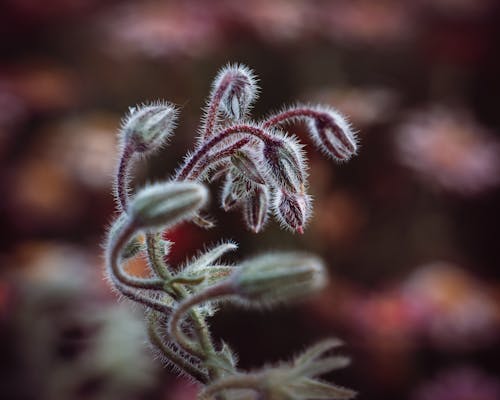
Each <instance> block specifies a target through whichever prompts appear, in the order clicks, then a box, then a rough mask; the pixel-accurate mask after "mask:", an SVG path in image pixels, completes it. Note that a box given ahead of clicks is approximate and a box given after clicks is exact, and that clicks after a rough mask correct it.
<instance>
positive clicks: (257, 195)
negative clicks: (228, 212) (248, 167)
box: [243, 185, 269, 233]
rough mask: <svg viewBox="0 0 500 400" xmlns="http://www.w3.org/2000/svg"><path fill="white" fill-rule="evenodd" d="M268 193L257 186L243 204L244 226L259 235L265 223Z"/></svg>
mask: <svg viewBox="0 0 500 400" xmlns="http://www.w3.org/2000/svg"><path fill="white" fill-rule="evenodd" d="M268 211H269V192H268V190H267V188H266V187H265V186H263V185H259V186H257V187H256V188H255V189H254V190H253V191H252V192H251V193H249V195H248V198H247V199H246V200H245V203H244V210H243V212H244V214H243V215H244V217H245V224H246V226H247V227H248V229H250V230H251V231H252V232H254V233H259V232H260V231H262V229H263V228H264V225H265V224H266V222H267V218H268Z"/></svg>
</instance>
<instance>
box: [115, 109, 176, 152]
mask: <svg viewBox="0 0 500 400" xmlns="http://www.w3.org/2000/svg"><path fill="white" fill-rule="evenodd" d="M176 119H177V110H176V109H175V107H174V106H173V105H171V104H169V103H157V104H150V105H145V106H141V107H137V108H136V107H131V108H130V113H129V115H128V116H127V118H126V119H125V120H124V122H123V127H122V135H123V140H124V143H125V145H129V146H131V148H132V149H133V150H134V151H136V152H137V153H147V152H151V151H154V150H156V149H158V148H159V147H161V146H162V145H163V144H164V143H165V142H166V141H167V140H168V139H169V138H170V137H171V136H172V132H173V130H174V128H175V122H176Z"/></svg>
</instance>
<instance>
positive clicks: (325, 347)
mask: <svg viewBox="0 0 500 400" xmlns="http://www.w3.org/2000/svg"><path fill="white" fill-rule="evenodd" d="M343 344H344V343H343V342H342V341H341V340H340V339H337V338H330V339H326V340H322V341H321V342H319V343H316V344H315V345H314V346H311V347H309V348H308V349H307V350H306V351H305V352H304V353H302V355H300V356H299V357H297V358H296V359H295V364H302V363H306V362H309V361H312V360H315V359H317V358H318V357H320V356H321V355H323V354H324V353H326V352H327V351H330V350H332V349H334V348H336V347H340V346H342V345H343Z"/></svg>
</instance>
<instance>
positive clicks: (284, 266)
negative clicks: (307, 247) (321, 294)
mask: <svg viewBox="0 0 500 400" xmlns="http://www.w3.org/2000/svg"><path fill="white" fill-rule="evenodd" d="M325 282H326V272H325V269H324V267H323V264H322V262H321V261H320V260H319V259H318V258H316V257H313V256H311V255H309V254H306V253H298V252H286V253H285V252H283V253H273V254H265V255H262V256H258V257H255V258H253V259H251V260H248V261H245V262H244V263H243V264H241V266H240V269H239V270H238V271H237V272H235V273H234V275H233V277H232V284H233V288H234V291H235V294H237V295H238V296H239V298H240V299H241V300H243V301H247V302H249V304H250V305H255V306H259V305H269V304H274V303H280V302H286V301H292V300H295V299H297V298H300V297H303V296H305V295H308V294H310V293H313V292H315V291H317V290H319V289H321V288H322V287H323V286H324V284H325Z"/></svg>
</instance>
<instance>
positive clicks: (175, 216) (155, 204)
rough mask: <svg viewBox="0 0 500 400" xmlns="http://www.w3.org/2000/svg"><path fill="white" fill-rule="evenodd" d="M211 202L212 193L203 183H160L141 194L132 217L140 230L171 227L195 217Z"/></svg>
mask: <svg viewBox="0 0 500 400" xmlns="http://www.w3.org/2000/svg"><path fill="white" fill-rule="evenodd" d="M207 199H208V191H207V189H206V188H205V187H204V186H203V185H201V184H199V183H195V182H188V181H186V182H167V183H159V184H155V185H151V186H147V187H145V188H144V189H142V190H141V191H139V192H138V193H137V195H136V196H135V197H134V198H133V200H132V201H131V203H130V205H129V210H128V214H129V216H130V218H131V219H132V221H133V222H134V223H135V224H136V226H137V227H138V228H140V229H159V228H163V227H170V226H172V225H175V224H176V223H178V222H180V221H181V220H185V219H189V218H191V217H193V216H195V214H196V212H197V211H198V210H199V209H200V208H201V207H202V206H203V205H204V204H205V203H206V202H207Z"/></svg>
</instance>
